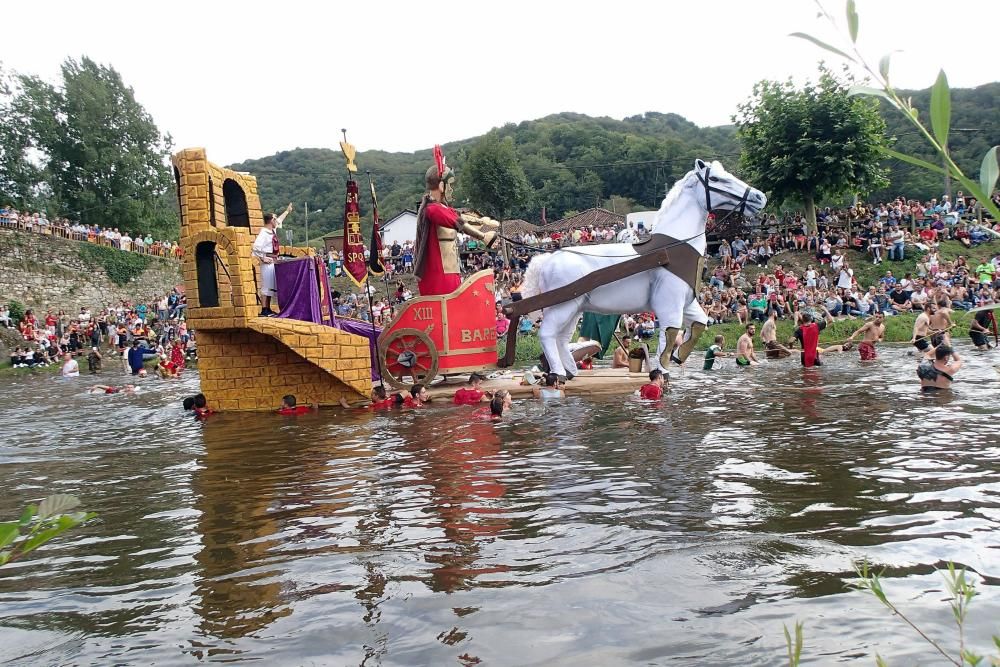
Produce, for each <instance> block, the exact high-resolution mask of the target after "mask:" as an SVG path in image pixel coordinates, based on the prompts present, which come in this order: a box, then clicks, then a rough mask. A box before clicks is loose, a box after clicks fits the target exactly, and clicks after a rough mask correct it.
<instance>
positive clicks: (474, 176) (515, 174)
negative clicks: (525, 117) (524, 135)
mask: <svg viewBox="0 0 1000 667" xmlns="http://www.w3.org/2000/svg"><path fill="white" fill-rule="evenodd" d="M461 184H462V187H463V190H464V192H465V194H466V195H467V196H468V197H469V201H470V202H471V203H472V205H473V207H475V208H476V209H478V210H480V211H482V212H483V213H485V214H487V215H489V216H491V217H493V218H496V219H497V220H503V219H505V218H507V217H508V214H509V213H510V212H511V211H513V210H514V209H515V208H517V207H519V206H523V205H525V204H526V203H527V202H528V201H529V200H530V198H531V186H530V185H529V184H528V178H527V176H525V175H524V169H522V168H521V165H520V163H519V162H518V161H517V154H516V153H515V152H514V140H513V139H511V138H509V137H507V138H504V139H501V138H500V135H499V134H498V133H497V132H496V131H493V132H489V133H488V134H486V136H484V137H483V138H482V139H481V140H480V141H479V143H477V144H476V146H475V148H473V149H472V151H471V152H470V153H469V159H468V160H467V161H466V163H465V169H464V170H463V171H462V179H461Z"/></svg>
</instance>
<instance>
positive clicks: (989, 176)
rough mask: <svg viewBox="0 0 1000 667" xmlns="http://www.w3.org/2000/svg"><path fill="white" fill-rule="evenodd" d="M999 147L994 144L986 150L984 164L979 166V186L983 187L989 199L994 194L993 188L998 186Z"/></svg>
mask: <svg viewBox="0 0 1000 667" xmlns="http://www.w3.org/2000/svg"><path fill="white" fill-rule="evenodd" d="M998 148H1000V146H994V147H993V148H991V149H989V150H988V151H986V155H984V156H983V164H982V166H980V167H979V187H981V188H982V189H983V194H984V195H986V197H987V199H988V198H989V197H990V196H991V195H992V194H993V190H994V189H995V188H996V187H997V177H1000V167H998V166H997V149H998Z"/></svg>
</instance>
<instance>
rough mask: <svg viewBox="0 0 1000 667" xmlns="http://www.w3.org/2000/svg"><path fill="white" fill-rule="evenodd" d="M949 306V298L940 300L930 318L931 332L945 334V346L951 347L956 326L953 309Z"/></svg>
mask: <svg viewBox="0 0 1000 667" xmlns="http://www.w3.org/2000/svg"><path fill="white" fill-rule="evenodd" d="M948 306H949V301H948V299H947V298H945V297H941V298H939V299H938V300H937V307H936V308H935V309H934V312H933V313H931V315H930V316H929V317H930V327H931V331H933V332H935V333H938V332H940V333H942V334H944V342H945V345H951V329H952V327H953V326H955V325H954V323H953V322H952V321H951V308H949V307H948Z"/></svg>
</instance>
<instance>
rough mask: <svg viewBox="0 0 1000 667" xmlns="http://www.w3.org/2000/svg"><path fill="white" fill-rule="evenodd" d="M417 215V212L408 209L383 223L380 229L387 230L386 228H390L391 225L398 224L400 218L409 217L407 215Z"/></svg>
mask: <svg viewBox="0 0 1000 667" xmlns="http://www.w3.org/2000/svg"><path fill="white" fill-rule="evenodd" d="M416 214H417V212H416V211H412V210H410V209H408V208H407V209H404V210H402V211H400V212H399V213H397V214H396V215H394V216H392V217H391V218H389V219H388V220H386V221H385V222H383V223H382V226H381V227H379V229H385V228H386V227H388V226H389V225H391V224H392V223H394V222H396V221H397V220H399V219H400V218H402V217H404V216H407V215H416Z"/></svg>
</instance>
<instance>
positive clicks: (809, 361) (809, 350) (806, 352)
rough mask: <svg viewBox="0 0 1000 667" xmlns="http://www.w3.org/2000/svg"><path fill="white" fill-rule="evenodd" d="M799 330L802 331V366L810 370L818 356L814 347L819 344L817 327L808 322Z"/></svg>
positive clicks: (813, 323)
mask: <svg viewBox="0 0 1000 667" xmlns="http://www.w3.org/2000/svg"><path fill="white" fill-rule="evenodd" d="M800 329H801V331H802V365H803V366H805V367H806V368H812V367H813V366H815V365H816V359H817V357H818V356H819V355H818V354H817V353H816V345H817V343H818V342H819V325H817V324H816V323H815V322H810V323H809V324H803V325H802V326H801V327H800Z"/></svg>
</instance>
